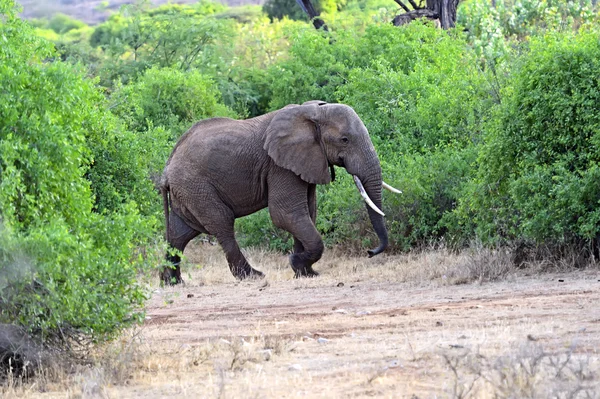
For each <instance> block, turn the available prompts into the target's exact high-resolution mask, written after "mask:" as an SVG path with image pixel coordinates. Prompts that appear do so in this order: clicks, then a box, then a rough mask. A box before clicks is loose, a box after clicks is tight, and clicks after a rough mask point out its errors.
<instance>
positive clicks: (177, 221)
mask: <svg viewBox="0 0 600 399" xmlns="http://www.w3.org/2000/svg"><path fill="white" fill-rule="evenodd" d="M198 234H200V232H199V231H197V230H194V229H193V228H191V227H190V226H188V225H187V224H186V223H185V222H184V221H183V219H181V217H179V215H177V214H176V213H175V212H173V211H172V212H171V213H170V214H169V232H168V234H167V237H168V243H169V246H170V247H171V248H174V249H177V250H179V251H181V252H183V250H184V249H185V246H186V245H187V244H188V242H190V241H191V240H192V239H193V238H194V237H196V236H197V235H198ZM166 259H167V261H168V262H169V263H171V266H167V267H165V268H164V269H163V271H162V273H161V279H162V281H163V282H164V283H165V284H169V285H173V284H179V283H181V282H183V280H182V279H181V268H180V264H181V257H180V256H179V255H177V254H172V253H171V251H167V256H166Z"/></svg>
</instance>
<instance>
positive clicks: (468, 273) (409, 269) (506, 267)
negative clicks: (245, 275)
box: [184, 241, 600, 286]
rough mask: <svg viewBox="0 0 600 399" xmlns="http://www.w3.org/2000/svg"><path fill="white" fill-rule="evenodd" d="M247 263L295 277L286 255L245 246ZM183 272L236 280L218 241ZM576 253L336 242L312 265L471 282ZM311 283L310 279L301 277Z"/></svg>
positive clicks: (352, 276)
mask: <svg viewBox="0 0 600 399" xmlns="http://www.w3.org/2000/svg"><path fill="white" fill-rule="evenodd" d="M243 252H244V254H245V256H246V258H247V259H248V261H249V262H250V264H251V265H252V266H253V267H254V268H256V269H259V270H261V271H262V272H264V273H265V274H266V276H267V279H266V280H267V281H269V282H281V281H290V280H293V272H292V270H291V268H290V266H289V261H288V258H287V255H284V254H281V253H276V252H269V251H265V250H262V249H256V248H249V249H245V250H243ZM186 257H187V258H186V259H185V261H184V268H185V269H184V273H186V274H187V277H188V283H190V284H199V285H213V284H223V283H230V282H234V281H235V279H234V278H233V276H232V275H231V273H230V272H229V268H228V265H227V262H226V261H225V256H224V254H223V252H222V251H221V249H220V247H219V246H218V245H215V244H214V243H209V242H205V241H198V242H196V243H195V245H194V244H192V245H190V246H188V248H187V249H186ZM582 265H583V264H582V262H581V259H580V256H578V255H577V254H575V253H573V254H568V255H567V256H565V257H563V258H560V259H556V260H554V261H548V257H545V258H544V257H538V258H534V259H530V260H528V261H527V262H522V263H521V264H519V265H517V264H516V263H515V254H514V250H513V249H511V248H501V249H490V248H486V247H484V246H482V245H480V244H474V245H472V246H471V248H469V249H465V250H463V251H462V252H460V253H457V252H456V251H451V250H449V249H447V248H445V247H443V246H441V247H440V246H438V247H436V248H435V249H427V250H422V251H415V252H412V253H408V254H399V255H398V254H392V255H390V254H386V253H384V254H382V255H378V256H376V257H374V258H370V259H369V258H367V257H366V256H348V255H347V254H346V253H345V252H344V250H342V249H340V248H332V249H326V250H325V252H324V254H323V257H322V258H321V260H319V262H318V263H316V264H315V266H314V268H315V270H316V271H318V272H319V273H320V274H321V277H322V278H324V279H333V280H339V281H348V282H355V281H369V280H370V281H380V282H386V281H394V282H401V283H409V284H417V285H420V284H424V283H428V284H434V285H444V286H445V285H458V284H466V283H471V282H480V283H481V282H485V281H496V280H501V279H506V278H514V277H515V276H517V275H523V274H537V273H542V272H546V273H547V272H569V271H573V270H576V269H581V268H582ZM583 266H585V267H587V268H592V269H597V268H598V266H600V265H599V264H598V263H596V262H595V261H594V259H593V258H589V259H588V260H587V263H585V265H583ZM302 281H304V282H307V281H308V283H306V284H309V285H310V284H311V283H310V280H300V282H299V283H298V284H300V285H301V284H302Z"/></svg>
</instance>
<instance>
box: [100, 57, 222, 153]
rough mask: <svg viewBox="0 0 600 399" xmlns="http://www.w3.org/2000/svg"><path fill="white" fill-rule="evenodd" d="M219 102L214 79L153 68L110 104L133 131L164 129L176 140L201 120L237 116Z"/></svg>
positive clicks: (194, 72)
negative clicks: (152, 128) (154, 128)
mask: <svg viewBox="0 0 600 399" xmlns="http://www.w3.org/2000/svg"><path fill="white" fill-rule="evenodd" d="M220 98H221V94H220V92H219V91H218V89H217V87H216V85H215V83H214V82H213V81H212V79H211V78H209V77H208V76H206V75H203V74H201V73H200V72H198V71H188V72H181V71H178V70H175V69H170V68H162V69H160V68H151V69H149V70H147V71H146V72H145V74H144V75H143V76H142V77H141V78H140V79H139V80H138V81H137V82H136V83H134V84H131V85H127V86H121V87H120V88H119V89H118V90H117V91H115V93H114V94H113V95H112V97H111V101H112V102H113V104H114V106H113V112H114V113H115V114H117V115H118V116H120V117H121V118H122V119H123V120H125V121H126V122H127V125H128V126H129V128H130V129H132V130H135V131H137V132H146V131H148V129H150V128H151V127H153V126H155V127H160V126H162V127H163V128H165V129H166V130H168V131H169V134H170V138H171V139H172V140H175V139H177V138H178V137H179V136H180V135H181V134H183V132H184V131H185V130H187V129H188V128H189V127H190V126H191V125H192V124H193V123H195V122H197V121H198V120H200V119H205V118H210V117H213V116H234V115H233V112H232V111H231V110H229V109H228V108H227V107H225V106H224V105H223V104H222V103H221V102H220ZM165 159H166V158H165Z"/></svg>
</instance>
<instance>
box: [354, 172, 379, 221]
mask: <svg viewBox="0 0 600 399" xmlns="http://www.w3.org/2000/svg"><path fill="white" fill-rule="evenodd" d="M352 177H354V183H356V187H358V191H359V192H360V195H361V197H363V198H364V199H365V202H366V203H367V205H369V206H370V207H371V209H373V210H374V211H375V212H377V213H378V214H380V215H381V216H385V213H383V212H382V211H381V209H379V208H377V205H375V204H374V203H373V201H371V198H369V195H368V194H367V192H366V191H365V188H364V187H363V185H362V183H361V182H360V179H359V178H358V176H352Z"/></svg>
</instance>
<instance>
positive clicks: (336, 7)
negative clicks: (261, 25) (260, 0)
mask: <svg viewBox="0 0 600 399" xmlns="http://www.w3.org/2000/svg"><path fill="white" fill-rule="evenodd" d="M346 2H347V1H346V0H316V1H312V4H313V6H314V7H315V11H317V12H318V13H319V14H322V13H328V14H330V13H334V12H336V11H340V10H342V9H343V8H344V6H345V5H346ZM263 12H264V13H265V14H267V16H268V17H269V19H270V20H271V21H273V20H275V19H283V18H284V17H287V18H289V19H293V20H308V15H307V14H306V13H305V12H304V11H303V10H302V7H300V5H298V3H297V2H296V0H267V1H265V2H264V4H263Z"/></svg>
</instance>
